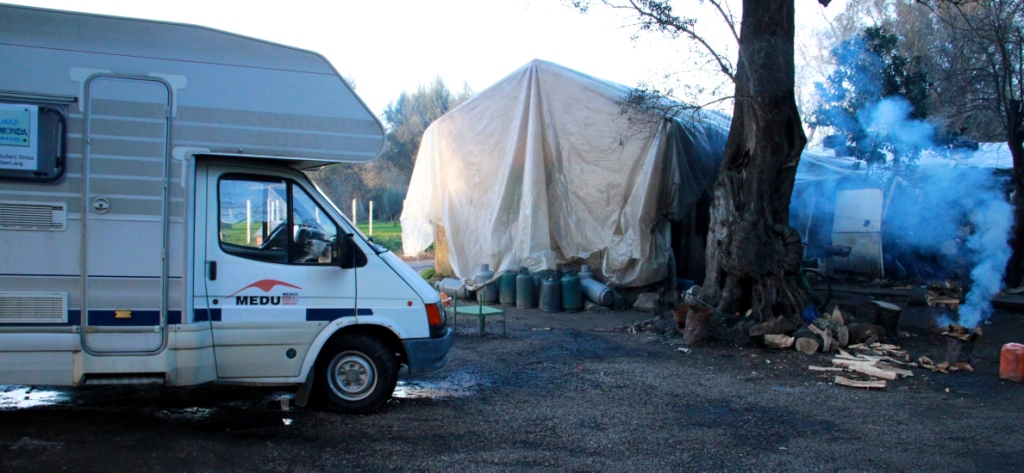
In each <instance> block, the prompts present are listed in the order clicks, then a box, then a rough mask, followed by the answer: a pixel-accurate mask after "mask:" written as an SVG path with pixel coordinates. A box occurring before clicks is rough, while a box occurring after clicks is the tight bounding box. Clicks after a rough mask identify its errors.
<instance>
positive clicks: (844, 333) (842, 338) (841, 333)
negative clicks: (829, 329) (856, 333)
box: [836, 326, 850, 347]
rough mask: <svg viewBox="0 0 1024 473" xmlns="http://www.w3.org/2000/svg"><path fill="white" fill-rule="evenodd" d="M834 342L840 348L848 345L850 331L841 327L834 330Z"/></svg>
mask: <svg viewBox="0 0 1024 473" xmlns="http://www.w3.org/2000/svg"><path fill="white" fill-rule="evenodd" d="M836 342H837V343H838V344H839V346H841V347H845V346H846V344H848V343H850V329H849V328H846V327H845V326H841V327H839V328H837V329H836Z"/></svg>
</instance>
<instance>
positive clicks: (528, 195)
mask: <svg viewBox="0 0 1024 473" xmlns="http://www.w3.org/2000/svg"><path fill="white" fill-rule="evenodd" d="M629 90H630V89H629V88H628V87H626V86H623V85H619V84H614V83H610V82H607V81H603V80H600V79H596V78H593V77H590V76H587V75H585V74H581V73H579V72H576V71H573V70H571V69H567V68H564V67H562V66H559V65H557V64H553V63H550V62H545V61H539V60H535V61H532V62H530V63H529V64H527V65H526V66H524V67H522V68H520V69H519V70H517V71H515V72H513V73H512V74H511V75H509V76H508V77H506V78H504V79H502V80H501V81H499V82H497V83H496V84H494V85H493V86H491V87H489V88H487V89H486V90H484V91H482V92H480V93H479V94H477V95H476V96H474V97H473V98H472V99H470V100H468V101H466V102H465V103H463V104H462V105H460V106H459V107H457V108H455V109H453V110H452V111H450V112H448V113H447V114H446V115H444V116H443V117H441V118H439V119H438V120H436V121H435V122H434V123H433V124H431V125H430V127H428V128H427V130H426V132H425V134H424V136H423V140H422V142H421V145H420V149H419V154H418V155H417V158H416V166H415V169H414V171H413V175H412V179H411V182H410V184H409V191H408V194H407V195H406V199H405V206H404V210H403V212H402V217H401V220H402V240H403V245H404V248H403V250H404V252H405V254H406V255H415V254H418V253H420V252H421V251H423V250H424V249H426V248H427V247H428V246H429V245H430V244H431V243H432V242H433V241H434V225H435V224H440V225H443V226H444V227H445V230H446V235H447V239H448V246H449V250H450V254H449V261H450V263H451V265H452V268H453V269H454V271H455V274H456V275H457V276H459V277H462V278H465V277H469V276H472V275H473V274H474V273H475V271H476V269H477V268H479V267H480V264H481V263H487V264H489V265H490V267H491V268H492V269H494V270H496V272H497V273H501V272H502V271H505V270H515V269H518V268H519V267H520V266H526V267H528V268H530V270H531V271H538V270H542V269H552V268H554V267H555V265H556V264H558V263H561V262H565V261H573V262H586V263H589V264H591V266H592V267H594V268H595V269H598V268H599V270H600V273H601V274H602V275H603V276H604V278H605V280H606V281H607V282H608V283H609V284H611V285H615V286H623V287H631V286H641V285H645V284H650V283H654V282H658V281H660V280H662V279H664V278H665V277H666V276H667V274H668V271H667V269H668V267H667V265H668V262H669V261H670V256H671V235H670V225H669V223H668V222H669V221H670V220H673V219H677V218H680V217H681V216H682V215H684V214H685V213H686V211H687V210H688V209H689V208H691V207H692V205H693V204H694V202H696V201H697V199H698V198H699V197H700V195H701V193H702V192H704V191H705V190H706V189H708V188H710V186H711V185H713V183H714V181H715V179H716V178H717V175H718V168H719V163H720V162H721V156H722V152H723V150H724V147H725V140H726V136H727V133H728V122H727V121H726V120H724V119H723V118H722V117H721V116H720V115H710V114H704V115H701V116H700V118H699V119H680V118H677V119H661V118H657V117H655V116H654V115H653V114H652V115H650V116H646V117H645V116H638V115H637V113H638V112H631V113H622V109H623V107H622V104H621V101H622V100H623V98H624V97H625V96H626V94H627V93H628V92H629ZM641 115H644V114H641ZM687 118H690V115H687Z"/></svg>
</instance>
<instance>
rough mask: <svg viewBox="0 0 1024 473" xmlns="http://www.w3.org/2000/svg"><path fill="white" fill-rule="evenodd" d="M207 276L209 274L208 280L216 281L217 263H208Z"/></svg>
mask: <svg viewBox="0 0 1024 473" xmlns="http://www.w3.org/2000/svg"><path fill="white" fill-rule="evenodd" d="M209 274H210V280H211V281H216V280H217V262H216V261H210V272H209Z"/></svg>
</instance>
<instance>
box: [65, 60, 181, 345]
mask: <svg viewBox="0 0 1024 473" xmlns="http://www.w3.org/2000/svg"><path fill="white" fill-rule="evenodd" d="M169 104H170V93H169V92H168V88H167V86H166V84H165V83H164V82H162V81H160V80H157V79H153V80H148V79H140V78H127V77H119V76H98V77H94V78H92V79H90V80H89V81H88V82H87V84H86V105H85V133H86V137H85V138H86V139H85V141H86V144H85V153H84V156H85V158H84V163H83V168H82V177H83V179H84V183H85V192H83V195H84V211H83V214H84V218H83V225H82V239H83V248H84V250H83V252H82V259H83V261H82V266H83V273H84V275H85V277H84V278H83V293H84V294H85V298H84V303H83V304H82V305H83V307H82V311H83V313H82V326H83V327H82V343H83V346H84V347H85V349H86V350H87V351H89V352H91V353H93V354H127V353H135V354H146V353H149V354H153V353H157V352H158V351H160V350H161V349H162V348H163V347H164V345H165V343H164V341H165V339H166V337H165V333H166V326H167V316H168V300H169V297H168V291H169V290H170V289H169V284H168V283H169V275H168V271H169V266H168V264H169V257H170V256H171V255H170V254H169V248H168V226H169V222H170V217H171V205H170V204H171V201H170V195H169V189H168V188H169V183H170V174H171V173H170V166H171V164H170V159H169V156H168V141H169V140H168V135H169V133H170V118H169V117H170V113H169ZM179 200H181V199H180V198H179ZM177 209H178V214H179V215H178V220H179V223H178V225H177V229H178V232H179V233H180V232H181V230H180V229H181V224H180V220H181V213H182V209H183V205H182V204H181V203H180V202H179V203H178V205H177ZM179 249H180V245H179ZM179 257H180V255H179ZM179 266H180V265H179ZM179 270H180V268H179ZM180 283H181V278H180V277H179V278H178V284H177V287H178V288H179V289H178V292H179V293H180ZM179 295H180V294H179ZM179 299H180V297H179ZM179 313H180V308H179Z"/></svg>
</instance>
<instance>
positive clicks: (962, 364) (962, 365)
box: [950, 361, 974, 373]
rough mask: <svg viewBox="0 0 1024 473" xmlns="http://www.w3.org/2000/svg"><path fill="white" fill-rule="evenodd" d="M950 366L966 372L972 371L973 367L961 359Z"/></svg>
mask: <svg viewBox="0 0 1024 473" xmlns="http://www.w3.org/2000/svg"><path fill="white" fill-rule="evenodd" d="M950 368H956V369H958V370H960V371H966V372H968V373H973V372H974V368H973V367H972V366H971V365H970V364H969V363H965V362H963V361H958V362H956V363H953V365H952V366H950Z"/></svg>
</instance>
